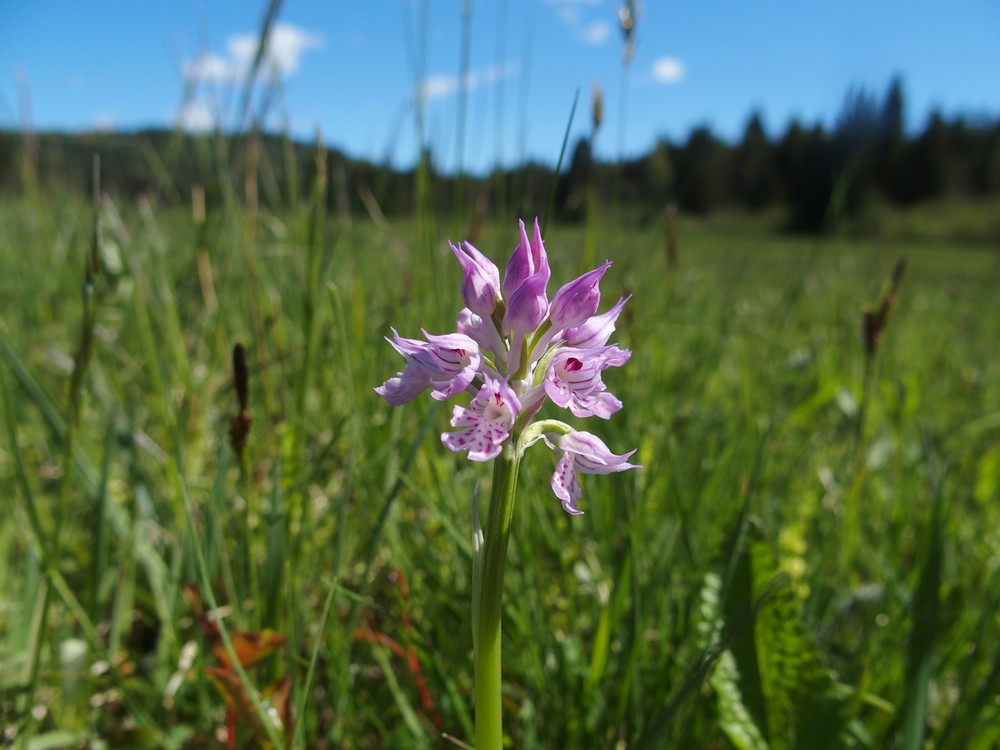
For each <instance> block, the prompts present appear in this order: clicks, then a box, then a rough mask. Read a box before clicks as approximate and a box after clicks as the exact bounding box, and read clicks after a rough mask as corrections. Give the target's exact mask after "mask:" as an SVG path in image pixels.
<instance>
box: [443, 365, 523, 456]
mask: <svg viewBox="0 0 1000 750" xmlns="http://www.w3.org/2000/svg"><path fill="white" fill-rule="evenodd" d="M520 410H521V403H520V402H519V401H518V398H517V395H516V394H515V393H514V391H513V390H511V388H510V386H509V385H507V383H506V381H503V380H494V379H493V378H491V377H489V376H488V375H487V376H486V377H485V382H484V384H483V387H482V388H480V389H479V393H477V394H476V397H475V398H474V399H472V403H471V404H469V408H468V409H465V408H463V407H461V406H456V407H455V408H454V409H453V410H452V418H451V426H452V427H458V428H459V429H458V430H456V431H455V432H445V433H442V435H441V442H442V443H444V446H445V447H446V448H448V449H449V450H452V451H454V452H455V453H461V452H463V451H468V454H469V459H470V460H472V461H489V460H490V459H492V458H496V457H497V456H499V455H500V451H501V450H502V446H503V443H504V441H506V440H507V438H508V437H509V436H510V431H511V429H512V428H513V426H514V420H516V419H517V415H518V412H520Z"/></svg>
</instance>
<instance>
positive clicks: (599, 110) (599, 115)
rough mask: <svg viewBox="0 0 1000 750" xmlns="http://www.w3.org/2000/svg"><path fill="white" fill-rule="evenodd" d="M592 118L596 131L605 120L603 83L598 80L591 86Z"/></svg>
mask: <svg viewBox="0 0 1000 750" xmlns="http://www.w3.org/2000/svg"><path fill="white" fill-rule="evenodd" d="M590 118H591V121H592V122H593V125H594V132H595V133H596V132H597V129H598V128H600V127H601V123H602V122H603V121H604V95H603V94H602V93H601V85H600V84H599V83H598V82H597V81H594V85H593V87H592V88H591V103H590Z"/></svg>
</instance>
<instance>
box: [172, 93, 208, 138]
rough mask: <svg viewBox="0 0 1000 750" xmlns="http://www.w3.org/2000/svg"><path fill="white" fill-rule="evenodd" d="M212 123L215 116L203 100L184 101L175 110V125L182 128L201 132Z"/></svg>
mask: <svg viewBox="0 0 1000 750" xmlns="http://www.w3.org/2000/svg"><path fill="white" fill-rule="evenodd" d="M214 125H215V117H214V116H213V115H212V113H211V112H210V111H209V109H208V107H207V106H206V105H205V104H204V103H203V102H199V101H194V100H192V101H188V102H185V103H184V104H182V105H181V108H180V109H179V110H178V112H177V126H178V127H179V128H181V129H182V130H188V131H192V132H196V133H203V132H204V131H206V130H211V129H212V127H213V126H214Z"/></svg>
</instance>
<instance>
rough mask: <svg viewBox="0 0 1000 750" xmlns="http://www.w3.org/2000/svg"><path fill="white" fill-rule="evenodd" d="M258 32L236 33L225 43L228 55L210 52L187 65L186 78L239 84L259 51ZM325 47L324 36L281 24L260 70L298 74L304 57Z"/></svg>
mask: <svg viewBox="0 0 1000 750" xmlns="http://www.w3.org/2000/svg"><path fill="white" fill-rule="evenodd" d="M258 41H259V40H258V37H257V35H256V34H234V35H233V36H231V37H229V39H228V41H227V42H226V52H227V54H226V55H224V56H223V55H217V54H212V53H207V54H203V55H199V56H198V57H197V58H195V59H194V60H192V61H190V62H187V63H185V64H184V77H185V78H187V79H188V80H192V81H204V82H209V83H221V84H229V83H237V82H239V81H240V80H242V79H243V78H244V77H245V76H246V75H247V73H248V72H249V70H250V66H251V65H252V64H253V59H254V56H255V55H256V54H257V44H258ZM322 46H323V37H322V36H320V35H319V34H314V33H311V32H308V31H305V30H304V29H301V28H299V27H298V26H293V25H292V24H286V23H279V24H275V25H274V27H273V28H272V29H271V34H270V36H269V37H268V39H267V47H266V49H265V50H264V56H263V58H262V59H261V65H260V68H261V71H263V72H264V73H265V74H266V75H269V76H272V77H284V76H288V75H291V74H293V73H295V72H296V71H297V70H298V69H299V66H300V64H301V60H302V56H303V55H304V54H305V53H306V52H308V51H309V50H311V49H318V48H320V47H322Z"/></svg>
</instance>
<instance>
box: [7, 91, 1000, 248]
mask: <svg viewBox="0 0 1000 750" xmlns="http://www.w3.org/2000/svg"><path fill="white" fill-rule="evenodd" d="M904 125H905V123H904V118H903V100H902V91H901V88H900V87H899V85H898V83H894V84H893V85H892V86H890V88H889V90H888V93H887V95H886V96H885V98H884V100H881V101H880V100H878V99H877V98H875V97H873V96H871V95H869V94H866V93H865V92H863V91H854V92H851V93H850V94H849V95H848V97H847V99H846V101H845V104H844V107H843V110H842V113H841V115H840V117H839V119H838V121H837V124H836V126H835V127H833V128H831V129H827V128H824V127H822V126H820V125H803V124H801V123H798V122H792V123H790V124H789V125H788V126H787V127H786V128H785V130H784V132H783V133H781V134H780V135H779V136H777V137H770V136H769V134H768V133H767V131H766V130H765V127H764V124H763V121H762V118H761V117H760V116H758V115H756V114H753V115H751V116H750V117H749V118H748V121H747V125H746V127H745V130H744V132H743V134H742V137H741V138H740V140H739V141H738V142H736V143H727V142H725V141H723V140H721V139H720V138H718V137H717V136H716V135H715V134H714V133H713V132H712V130H711V129H710V128H709V127H707V126H702V127H697V128H695V129H694V130H692V131H691V133H690V134H689V135H688V137H687V139H686V140H684V141H682V142H672V141H669V140H666V139H663V140H660V141H659V142H657V143H656V144H655V146H654V147H653V148H652V149H651V151H650V152H649V153H648V154H646V155H644V156H642V157H640V158H637V159H632V160H629V161H626V162H624V163H620V164H619V163H608V162H597V161H594V160H592V159H591V143H590V141H589V140H588V139H585V138H582V139H580V140H579V141H577V142H576V144H575V145H573V146H571V148H570V149H569V153H567V154H566V155H565V159H564V164H563V168H562V170H561V171H562V174H561V175H560V176H559V178H558V180H557V182H556V183H555V185H554V187H555V205H554V208H555V212H556V216H557V218H559V219H561V220H564V221H573V220H580V219H582V217H583V215H584V212H585V208H586V205H587V203H588V193H589V196H590V197H589V200H591V201H598V202H599V203H602V204H605V205H607V204H609V203H612V202H613V203H616V204H619V205H622V206H626V207H627V208H628V210H629V211H630V212H633V213H634V215H636V216H638V217H640V218H642V217H659V216H661V215H662V214H663V211H664V209H665V208H666V207H667V206H668V205H671V204H674V205H676V206H677V207H678V208H679V209H680V210H681V211H682V212H686V213H690V214H709V213H712V212H714V211H717V210H719V209H730V208H738V209H741V210H744V211H748V212H757V211H764V210H770V209H773V208H775V207H780V208H782V209H784V210H783V211H782V215H784V216H786V217H787V220H786V222H787V228H789V229H793V230H798V231H818V230H821V229H824V228H826V227H828V226H829V225H830V217H831V216H837V217H852V216H857V215H859V214H862V213H863V212H864V211H866V210H867V209H868V207H870V206H871V205H872V204H873V203H875V204H877V205H889V206H907V205H911V204H914V203H917V202H920V201H926V200H933V199H935V198H941V197H957V198H963V197H968V198H975V197H979V196H986V195H997V194H1000V119H992V120H991V119H989V118H985V117H980V118H970V117H965V116H957V117H954V118H951V119H948V118H946V117H944V116H942V115H940V114H932V115H931V116H929V117H928V118H927V122H926V123H925V125H924V126H923V127H922V128H921V129H919V130H917V131H911V130H907V129H906V128H905V127H904ZM94 153H99V154H100V155H101V158H102V161H101V163H102V166H101V172H102V184H103V186H104V188H105V189H106V190H109V191H111V192H114V193H118V194H123V195H134V194H139V193H146V194H152V195H154V196H156V197H157V198H158V199H159V200H161V201H164V202H168V203H169V202H180V201H187V200H189V199H190V195H191V193H192V190H193V189H196V188H201V189H203V190H204V191H205V195H206V196H207V199H208V200H209V201H210V202H212V201H219V200H226V199H227V198H233V199H237V200H246V199H247V195H248V193H247V189H248V185H249V184H250V183H253V190H254V191H255V195H256V196H257V197H256V198H255V199H257V200H259V201H260V202H261V204H263V205H266V206H270V207H273V208H276V209H280V208H281V207H282V206H284V205H287V204H288V202H290V201H293V200H298V199H300V198H301V197H302V196H304V195H308V194H310V192H311V187H310V186H311V185H312V184H313V182H314V180H315V176H316V169H317V164H325V169H326V171H327V184H328V186H329V189H328V192H327V194H328V199H329V204H330V209H331V210H336V211H340V212H351V213H359V212H362V211H364V210H365V208H366V206H365V204H366V202H367V203H368V206H369V207H370V206H371V205H372V202H374V203H376V204H377V205H378V206H379V207H380V209H381V210H382V211H383V212H384V213H385V214H387V215H390V216H393V215H402V214H408V213H411V212H412V211H413V209H414V194H415V185H416V180H417V170H416V169H410V170H405V171H399V170H395V169H393V168H391V167H390V166H387V165H379V164H373V163H371V162H366V161H360V160H356V159H352V158H350V157H349V156H348V155H345V154H343V153H341V152H339V151H336V150H326V151H324V153H323V154H322V157H323V158H322V159H319V158H318V155H317V149H316V146H315V144H309V143H302V142H295V143H293V142H291V141H289V140H288V139H286V138H284V137H281V136H278V135H270V134H261V135H259V136H257V135H253V136H250V135H236V136H233V135H221V134H203V135H191V134H185V133H182V132H178V131H169V130H144V131H139V132H133V133H113V132H94V133H78V134H64V133H31V132H28V133H22V132H15V131H6V132H0V191H3V192H7V193H10V192H12V191H13V192H18V191H23V190H25V189H32V188H33V187H51V186H55V185H60V186H64V187H67V188H69V189H71V190H78V191H85V190H87V189H88V186H89V184H90V164H91V160H92V156H93V154H94ZM425 165H426V167H427V171H426V173H425V174H426V175H427V177H428V179H429V181H430V182H429V185H430V193H429V194H430V195H431V196H432V200H433V203H434V206H435V208H437V209H439V210H441V211H447V210H450V209H451V208H452V207H451V206H450V200H451V199H452V198H453V196H463V200H465V201H466V208H470V207H472V206H474V205H475V206H479V207H486V209H485V210H487V211H488V210H489V208H490V207H493V206H497V205H503V206H507V207H510V208H512V209H520V210H526V211H528V212H531V211H532V210H534V211H537V210H538V208H537V207H538V206H545V205H547V204H548V202H549V200H550V198H551V196H552V190H553V168H552V167H550V166H546V165H540V164H526V165H522V166H520V167H518V168H516V169H513V170H506V171H503V172H498V173H496V174H493V175H486V176H478V177H471V176H468V175H465V176H458V177H456V176H454V175H445V174H441V173H439V172H438V171H437V170H435V168H434V156H433V154H428V155H427V159H426V161H425ZM248 174H256V175H257V180H256V181H255V182H254V181H248V180H247V179H246V176H247V175H248ZM456 179H461V180H462V181H463V185H462V186H461V187H462V189H461V190H456V189H455V185H454V182H455V180H456ZM469 196H472V198H470V197H469Z"/></svg>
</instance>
